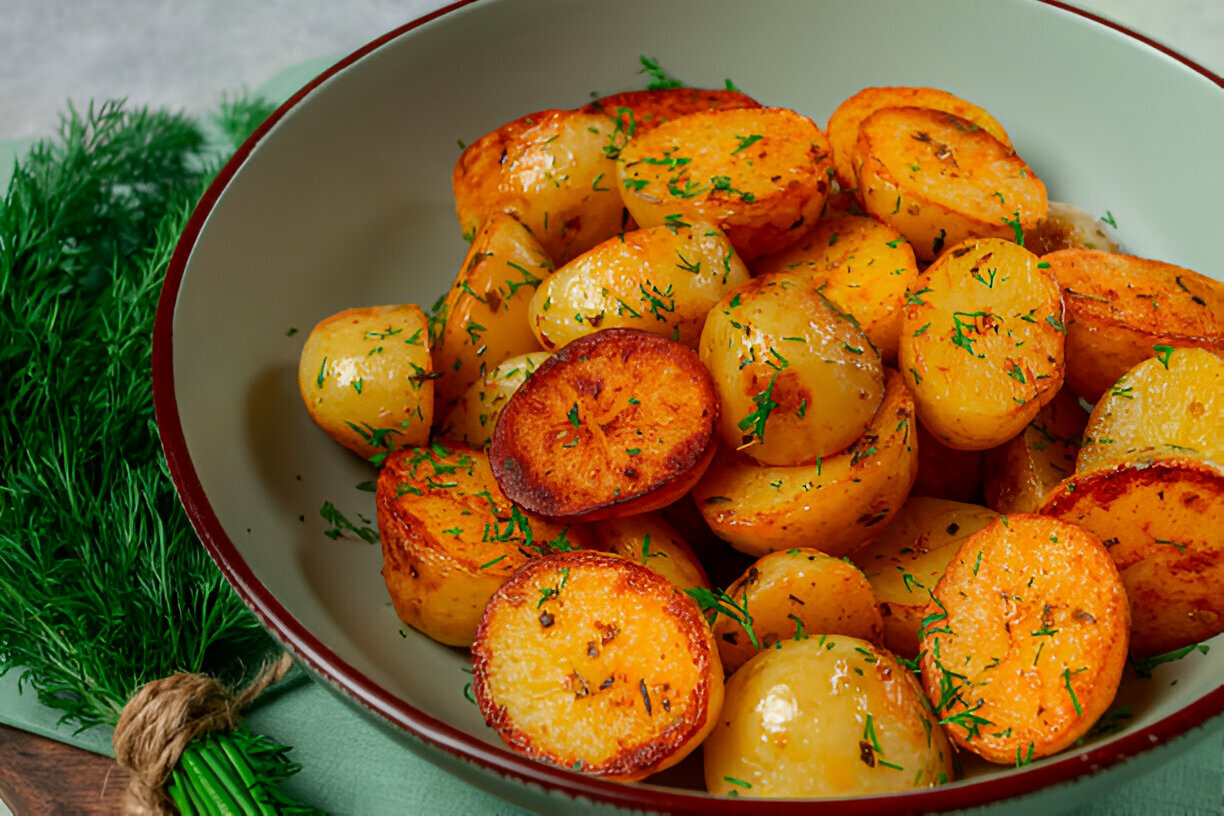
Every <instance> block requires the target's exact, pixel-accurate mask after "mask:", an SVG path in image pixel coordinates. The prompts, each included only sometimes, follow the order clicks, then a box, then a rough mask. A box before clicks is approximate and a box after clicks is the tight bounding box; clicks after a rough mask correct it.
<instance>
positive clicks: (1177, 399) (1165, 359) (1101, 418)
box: [1065, 348, 1224, 475]
mask: <svg viewBox="0 0 1224 816" xmlns="http://www.w3.org/2000/svg"><path fill="white" fill-rule="evenodd" d="M1148 450H1154V451H1161V452H1171V453H1176V454H1179V455H1183V456H1185V455H1189V456H1194V457H1196V458H1202V459H1204V460H1206V461H1208V462H1214V463H1216V464H1218V465H1224V357H1221V356H1219V355H1217V354H1213V353H1211V352H1210V351H1206V350H1204V349H1182V348H1179V349H1173V348H1169V349H1166V350H1164V351H1162V352H1160V356H1159V357H1151V358H1149V359H1147V360H1144V361H1143V362H1141V363H1139V364H1138V365H1136V366H1135V367H1134V368H1132V369H1131V370H1130V371H1128V372H1127V373H1126V374H1123V375H1122V376H1121V377H1120V378H1119V379H1118V381H1117V382H1115V383H1114V384H1113V386H1111V387H1110V389H1109V390H1108V391H1106V392H1105V393H1104V394H1103V395H1101V399H1100V400H1099V401H1098V402H1097V404H1096V405H1095V406H1093V408H1092V415H1091V416H1090V417H1088V420H1087V427H1086V428H1085V429H1084V444H1083V447H1081V448H1080V449H1079V458H1078V459H1077V460H1076V468H1075V469H1077V470H1080V471H1086V470H1091V469H1092V468H1095V467H1098V466H1099V465H1102V464H1105V463H1106V462H1109V461H1110V460H1111V459H1116V458H1118V457H1120V456H1126V455H1129V454H1132V453H1136V452H1141V451H1148ZM1065 475H1070V474H1065Z"/></svg>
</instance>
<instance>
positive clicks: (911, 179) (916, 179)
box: [851, 108, 1048, 261]
mask: <svg viewBox="0 0 1224 816" xmlns="http://www.w3.org/2000/svg"><path fill="white" fill-rule="evenodd" d="M851 162H852V163H853V166H854V170H855V176H856V178H857V179H858V196H859V200H860V201H861V202H862V204H863V209H864V210H866V211H867V213H868V214H869V215H872V216H874V217H876V218H879V219H880V220H881V221H883V222H884V223H886V224H888V225H890V226H891V227H893V228H895V229H896V230H897V231H898V232H900V233H901V234H902V235H904V236H905V237H906V239H907V240H909V242H910V244H912V245H913V247H914V255H916V256H917V257H918V260H920V261H931V260H934V259H935V258H937V257H938V256H939V255H940V253H941V252H942V251H943V250H944V248H945V247H951V246H954V245H956V244H960V243H961V242H963V241H965V240H967V239H970V238H1001V239H1006V238H1014V239H1015V240H1021V239H1022V232H1023V230H1026V229H1030V228H1032V227H1034V226H1036V225H1037V224H1038V223H1039V222H1040V221H1041V220H1042V219H1044V218H1045V217H1046V211H1047V208H1048V202H1047V199H1046V189H1045V185H1044V184H1042V182H1041V180H1040V179H1039V178H1037V176H1036V175H1034V174H1033V171H1032V170H1031V169H1030V168H1029V166H1028V165H1026V164H1025V163H1024V160H1023V159H1021V158H1020V157H1019V156H1017V155H1016V154H1015V152H1014V151H1013V150H1012V149H1011V148H1010V147H1008V146H1007V145H1005V144H1003V143H1002V142H1000V141H998V140H997V139H995V137H993V136H991V135H990V134H989V133H988V132H987V131H986V130H983V129H982V128H981V127H978V126H977V125H975V124H974V123H973V122H971V121H969V120H968V119H962V118H961V117H959V116H955V115H953V114H951V113H945V112H943V111H936V110H931V109H929V108H882V109H880V110H877V111H876V112H875V113H873V114H871V115H870V116H868V117H867V118H866V119H864V120H863V121H862V123H861V124H860V125H859V131H858V140H857V141H856V142H855V145H854V150H853V153H852V154H851Z"/></svg>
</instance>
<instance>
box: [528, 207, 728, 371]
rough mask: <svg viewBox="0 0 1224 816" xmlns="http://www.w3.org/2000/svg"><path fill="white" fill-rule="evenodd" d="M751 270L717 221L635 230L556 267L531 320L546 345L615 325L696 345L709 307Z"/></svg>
mask: <svg viewBox="0 0 1224 816" xmlns="http://www.w3.org/2000/svg"><path fill="white" fill-rule="evenodd" d="M748 277H749V276H748V268H747V267H746V266H744V262H743V261H741V260H740V259H739V257H738V256H736V254H735V250H734V249H733V248H732V247H731V243H730V242H729V241H728V240H727V236H726V235H724V234H723V233H722V231H721V230H719V229H718V228H717V227H715V226H713V225H710V224H703V223H700V222H697V223H694V224H693V225H692V226H691V227H683V228H680V227H677V228H675V229H673V228H670V227H652V228H650V229H641V230H633V231H631V232H626V233H622V234H620V235H619V236H617V237H615V238H609V239H608V240H607V241H604V242H603V243H601V244H599V245H598V246H596V247H594V248H592V249H591V250H589V251H587V252H584V253H583V254H582V255H580V256H578V257H577V258H575V259H574V260H572V261H570V262H569V263H567V264H566V265H565V266H563V267H562V268H561V269H559V270H557V273H556V274H555V275H553V276H552V277H550V278H549V279H548V280H546V281H545V282H544V284H543V285H542V286H541V287H540V288H539V289H538V290H536V292H535V294H534V296H533V297H532V299H531V305H530V313H529V315H528V322H529V325H530V329H531V331H532V332H534V333H535V336H536V339H537V340H538V341H539V344H540V345H541V346H543V347H544V348H546V349H555V348H558V347H560V346H564V345H565V344H566V343H569V342H572V341H573V340H577V339H578V338H579V337H583V336H585V335H588V334H593V333H595V332H596V331H599V330H600V329H609V328H613V327H617V326H620V327H629V328H636V329H642V330H643V331H649V332H653V333H655V334H658V335H662V336H663V337H668V338H671V339H672V340H675V341H677V342H679V343H683V344H684V345H686V346H689V347H691V348H696V347H697V341H698V340H699V339H700V337H701V329H702V327H703V326H704V325H705V320H706V314H707V313H708V312H709V311H710V309H711V308H712V307H713V306H714V304H715V303H717V302H718V301H719V299H721V298H722V297H723V295H724V294H726V293H727V292H728V291H730V290H731V289H733V288H735V287H736V286H739V285H740V284H742V283H744V282H746V281H747V280H748ZM524 325H527V324H524Z"/></svg>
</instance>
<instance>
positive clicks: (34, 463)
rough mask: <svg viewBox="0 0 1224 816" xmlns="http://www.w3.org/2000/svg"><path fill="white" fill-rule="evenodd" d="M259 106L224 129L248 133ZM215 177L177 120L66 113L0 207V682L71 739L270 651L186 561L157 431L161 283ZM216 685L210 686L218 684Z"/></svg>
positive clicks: (188, 125) (239, 107)
mask: <svg viewBox="0 0 1224 816" xmlns="http://www.w3.org/2000/svg"><path fill="white" fill-rule="evenodd" d="M256 110H257V108H256V106H255V103H246V102H244V103H241V104H237V103H234V104H232V105H231V107H229V108H226V109H225V110H223V112H222V117H223V118H225V119H226V122H227V123H228V124H229V127H228V129H226V128H223V129H225V130H226V132H227V133H230V134H232V135H235V136H237V135H238V134H239V133H240V131H241V129H242V128H244V127H250V126H251V124H252V121H253V117H254V116H255V111H256ZM216 166H217V160H216V157H215V155H214V154H213V151H212V149H211V148H210V147H209V146H208V145H207V143H206V140H205V138H204V136H203V135H202V134H201V131H200V129H199V127H198V126H197V125H196V124H195V123H193V122H192V121H191V120H189V119H187V118H186V117H184V116H182V115H177V114H170V113H166V112H151V111H147V110H130V109H127V108H126V107H124V105H123V104H122V103H120V102H108V103H105V104H102V105H98V106H90V108H89V109H88V110H87V111H86V112H85V113H84V114H79V113H78V112H77V111H75V110H71V109H70V110H69V113H68V115H67V116H66V117H65V118H64V120H63V123H62V126H61V129H60V134H59V138H58V139H55V140H48V141H44V142H42V143H40V144H38V145H37V146H35V147H34V148H33V149H32V150H31V151H30V153H29V154H28V155H27V156H26V157H25V158H24V159H23V160H21V161H20V162H18V165H17V167H16V169H15V172H14V174H13V176H12V178H11V179H10V182H9V186H8V189H7V191H6V192H5V194H4V198H3V201H2V202H0V334H2V336H3V337H4V338H5V342H4V344H3V345H2V346H0V376H2V377H3V381H4V382H5V384H6V386H5V391H4V396H3V398H2V400H3V401H2V407H0V672H7V671H9V670H13V669H17V670H18V671H20V672H21V684H22V685H23V686H29V687H31V688H32V689H33V690H34V691H35V692H36V693H37V695H38V697H39V700H40V701H41V702H42V703H43V704H44V705H47V706H51V707H53V708H56V709H59V710H61V711H63V712H64V717H65V719H67V720H71V721H73V722H74V723H76V724H77V725H79V726H80V727H81V728H82V729H83V728H87V727H90V726H92V725H96V724H100V723H112V724H113V723H114V722H115V721H116V720H117V718H118V715H119V712H120V710H121V709H122V706H123V704H124V703H125V702H126V700H127V699H128V697H129V696H130V695H131V694H132V693H133V692H134V691H135V690H136V689H137V688H138V687H140V686H141V685H143V684H144V683H146V682H148V681H150V680H153V679H156V678H160V677H164V676H167V675H170V674H174V673H177V672H197V671H209V672H210V673H214V674H217V673H220V674H221V676H222V677H224V678H225V679H227V680H231V681H236V680H238V679H239V678H236V677H232V676H230V677H226V671H225V670H226V668H227V667H229V672H230V674H231V675H232V673H233V668H232V667H233V666H234V665H235V661H234V657H235V656H241V657H243V658H245V659H246V660H247V661H249V662H250V663H251V664H252V666H253V665H254V664H256V663H258V661H259V658H260V657H261V656H262V654H263V652H264V651H265V650H266V649H267V646H268V641H267V639H266V636H265V635H264V634H263V633H262V630H261V629H260V628H259V626H258V624H257V623H256V621H255V619H254V617H253V616H251V615H250V613H249V612H248V611H247V610H246V608H245V607H244V606H243V605H242V603H241V601H240V600H239V599H238V597H237V596H236V595H235V594H234V592H233V591H232V589H231V588H230V587H229V585H228V584H227V583H226V582H225V581H224V579H223V578H222V576H221V574H220V572H219V571H218V569H217V568H216V565H215V564H213V562H212V561H211V559H210V558H209V556H208V554H207V553H206V552H205V550H204V549H203V547H202V546H201V545H200V543H199V541H198V539H197V538H196V536H195V533H194V531H193V530H192V528H191V525H190V523H189V522H188V520H187V518H186V515H185V513H184V511H183V510H182V507H181V506H180V504H179V502H178V499H177V496H176V495H175V491H174V487H173V485H172V483H171V481H170V479H169V477H168V474H167V472H166V467H165V462H164V459H163V457H162V453H161V448H160V445H159V442H158V438H157V431H156V427H155V424H154V416H153V400H152V384H151V382H150V357H151V343H150V341H151V336H152V330H153V322H154V316H155V313H156V308H157V299H158V296H159V293H160V289H161V284H162V279H163V276H164V273H165V268H166V265H167V263H168V262H169V259H170V255H171V254H172V252H173V249H174V246H175V243H176V241H177V239H178V236H179V234H180V232H181V229H182V227H183V226H184V225H185V223H186V220H187V218H188V216H189V214H190V210H191V207H192V206H194V204H195V202H196V201H197V199H198V197H199V195H200V193H201V192H202V191H203V188H204V185H205V184H206V182H207V181H208V179H209V178H210V177H211V175H212V173H213V171H214V168H215V167H216ZM218 670H220V671H218Z"/></svg>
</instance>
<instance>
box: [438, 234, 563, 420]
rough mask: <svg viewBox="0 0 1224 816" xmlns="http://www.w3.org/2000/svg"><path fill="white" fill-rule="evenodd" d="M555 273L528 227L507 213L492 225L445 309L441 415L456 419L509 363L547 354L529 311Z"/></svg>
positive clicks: (441, 341)
mask: <svg viewBox="0 0 1224 816" xmlns="http://www.w3.org/2000/svg"><path fill="white" fill-rule="evenodd" d="M552 271H553V267H552V261H551V260H549V258H548V255H547V254H545V252H544V250H543V248H542V247H541V246H540V244H539V242H537V241H536V239H535V238H533V237H532V235H531V232H530V231H528V229H527V228H526V227H524V226H523V225H522V224H520V223H519V222H517V221H515V220H514V219H513V218H511V217H510V216H508V215H506V214H504V213H494V214H493V215H491V216H490V217H489V218H488V220H487V221H485V223H484V225H483V226H482V227H481V228H480V230H479V231H478V232H477V233H476V239H475V240H474V241H472V248H471V249H470V250H469V251H468V254H467V257H466V258H464V260H463V267H462V268H461V269H460V270H459V275H458V277H457V278H455V282H454V284H453V285H452V286H451V288H450V291H449V292H448V293H447V295H446V300H444V301H443V303H442V307H441V312H440V314H441V315H442V316H443V321H442V324H441V325H442V327H441V329H440V330H438V332H437V336H436V337H435V338H434V345H433V358H434V371H436V372H437V373H438V380H437V382H436V383H434V402H435V413H436V415H437V416H439V417H442V416H445V415H446V414H447V413H449V412H450V410H451V408H452V407H454V405H455V403H457V402H458V401H459V400H460V398H461V397H462V396H463V394H464V392H465V391H467V389H468V388H469V387H471V385H472V384H473V383H475V382H478V381H480V380H481V379H483V378H484V377H485V375H486V374H488V373H489V370H490V369H491V368H493V367H494V366H496V365H498V364H499V363H501V362H502V361H503V360H506V359H508V358H510V357H515V356H518V355H520V354H528V353H530V352H533V351H539V350H540V345H539V343H537V342H536V338H535V335H533V334H532V332H531V327H530V326H529V325H528V322H527V314H528V306H529V305H530V303H531V296H532V295H533V294H534V293H535V291H536V287H538V286H539V285H540V284H541V283H543V282H545V281H546V280H547V279H548V277H549V276H550V275H551V274H552Z"/></svg>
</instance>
